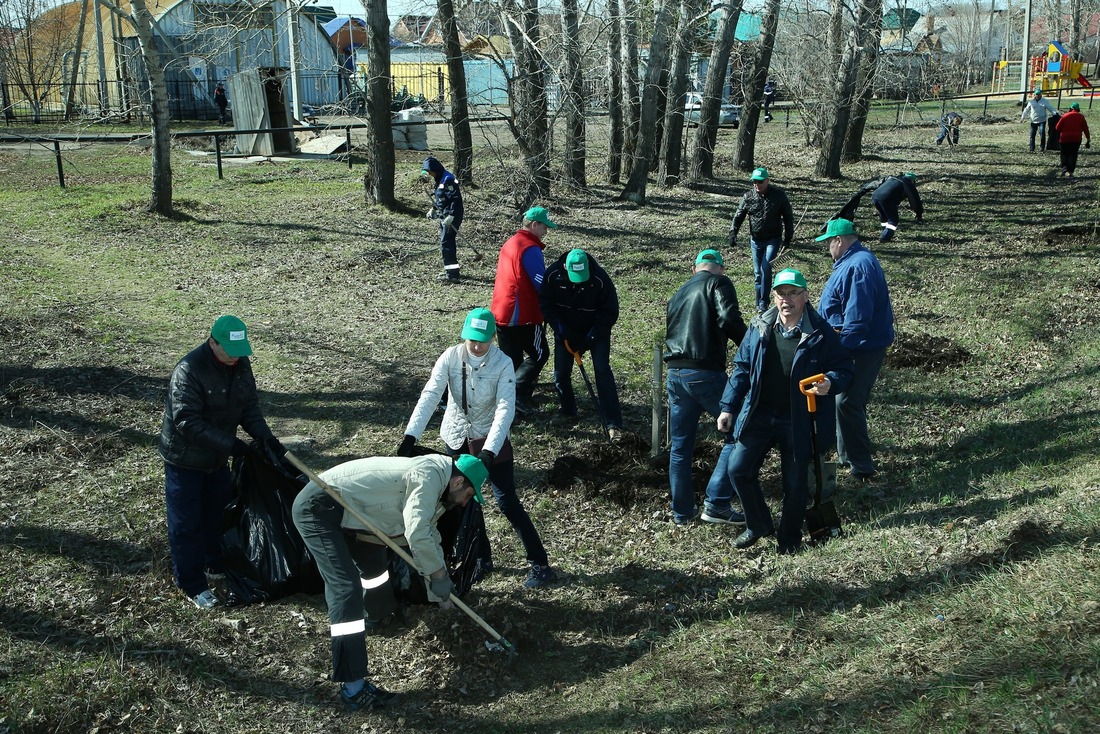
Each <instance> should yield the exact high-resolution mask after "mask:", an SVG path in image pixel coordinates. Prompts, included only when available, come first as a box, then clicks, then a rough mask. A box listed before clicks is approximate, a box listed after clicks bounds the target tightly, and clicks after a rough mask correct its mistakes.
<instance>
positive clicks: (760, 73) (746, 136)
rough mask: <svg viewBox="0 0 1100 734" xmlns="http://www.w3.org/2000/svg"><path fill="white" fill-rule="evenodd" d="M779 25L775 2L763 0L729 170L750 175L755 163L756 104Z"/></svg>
mask: <svg viewBox="0 0 1100 734" xmlns="http://www.w3.org/2000/svg"><path fill="white" fill-rule="evenodd" d="M778 25H779V0H767V3H766V4H765V5H764V22H763V23H762V24H761V28H760V47H759V48H758V49H757V52H756V58H755V59H754V60H753V65H752V75H751V76H750V78H749V83H748V87H747V89H746V90H745V103H744V104H743V105H742V106H741V127H739V128H738V129H737V148H736V150H735V151H734V154H733V167H734V168H736V169H739V170H742V171H751V170H752V169H753V167H754V165H755V163H754V161H755V159H756V130H757V128H758V127H759V126H760V100H761V98H763V96H764V85H765V84H766V83H767V81H768V67H770V66H771V63H772V49H773V48H775V30H776V28H777V27H778Z"/></svg>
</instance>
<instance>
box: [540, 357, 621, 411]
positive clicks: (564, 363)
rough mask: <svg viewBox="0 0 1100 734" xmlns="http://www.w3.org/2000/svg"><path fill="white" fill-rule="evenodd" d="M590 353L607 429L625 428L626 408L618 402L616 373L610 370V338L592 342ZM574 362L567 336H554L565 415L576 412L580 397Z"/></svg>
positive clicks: (556, 381) (556, 372)
mask: <svg viewBox="0 0 1100 734" xmlns="http://www.w3.org/2000/svg"><path fill="white" fill-rule="evenodd" d="M588 354H589V356H590V357H591V364H592V371H593V372H595V380H596V393H597V397H598V398H599V401H600V412H602V413H603V419H604V421H606V422H607V426H608V428H612V427H613V428H622V427H623V410H622V406H621V405H620V404H619V391H618V388H617V387H616V386H615V374H614V373H613V372H612V371H611V337H610V336H609V337H608V338H607V339H601V340H600V341H598V342H596V343H595V344H593V345H592V349H591V350H590V351H589V352H588ZM574 363H575V360H574V359H573V355H572V354H570V353H569V350H568V349H566V348H565V339H563V338H561V337H559V336H557V335H555V337H554V387H555V388H556V389H557V391H558V398H559V400H560V402H561V412H562V413H564V414H565V415H576V414H577V396H576V394H575V393H574V392H573V365H574ZM585 389H586V390H587V389H588V388H587V387H586V388H585Z"/></svg>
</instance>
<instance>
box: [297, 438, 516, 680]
mask: <svg viewBox="0 0 1100 734" xmlns="http://www.w3.org/2000/svg"><path fill="white" fill-rule="evenodd" d="M286 460H287V461H289V462H290V463H291V464H293V465H294V466H296V467H298V469H299V470H301V472H302V473H303V474H305V475H306V477H307V478H308V479H309V481H311V482H313V483H314V484H316V485H317V486H318V487H320V488H321V489H323V490H324V491H325V494H327V495H328V496H329V497H332V499H334V500H336V503H337V504H339V505H340V506H341V507H343V508H344V510H345V511H346V512H347V513H348V514H349V515H351V516H352V517H354V518H355V520H356V521H357V522H358V523H359V524H361V525H362V526H363V527H365V528H366V529H367V530H369V531H371V532H372V533H374V534H375V536H377V537H378V539H379V540H381V541H382V542H383V543H385V544H386V546H387V547H388V548H389V549H390V550H392V551H393V552H394V553H396V554H397V555H398V556H400V557H401V559H402V560H403V561H405V563H407V564H409V568H413V569H415V568H417V565H416V562H415V561H413V558H412V556H410V555H409V554H408V552H407V551H406V550H405V549H404V548H402V547H401V546H399V545H398V544H397V543H395V542H394V541H393V539H392V538H390V537H389V536H388V535H386V534H385V533H383V532H382V531H381V530H379V529H378V528H377V527H376V526H375V525H374V524H373V523H372V522H371V521H370V520H368V519H367V518H365V517H363V515H362V513H360V512H358V511H357V510H356V509H355V508H354V507H351V506H350V505H348V503H347V502H345V501H344V498H343V497H341V496H340V492H339V490H337V489H336V488H335V487H333V486H332V485H331V484H329V483H328V482H326V481H325V480H324V479H321V477H319V476H317V475H316V474H315V473H314V472H313V470H311V469H310V468H309V467H308V466H306V465H305V464H304V463H303V462H302V460H301V459H299V458H298V457H297V456H295V455H294V454H292V453H291V452H289V451H287V452H286ZM450 602H451V603H452V604H454V605H455V606H456V607H458V608H459V609H461V610H462V611H463V612H465V614H466V616H467V617H469V618H470V619H472V620H474V622H476V623H477V624H478V626H479V627H481V629H483V630H485V631H486V632H488V633H489V634H490V635H492V637H493V641H492V642H490V641H489V640H485V649H486V650H489V651H490V652H498V651H502V652H506V653H508V659H509V660H511V659H512V658H514V657H515V656H516V648H515V647H514V646H513V645H512V643H510V642H508V640H506V639H504V635H502V634H500V633H499V632H497V631H496V630H495V629H493V628H492V627H491V626H489V623H488V622H486V621H485V620H484V619H482V618H481V616H480V615H478V613H477V612H475V611H474V610H473V609H470V607H469V606H467V605H466V602H464V601H462V600H461V599H459V598H458V597H457V596H455V595H454V594H453V593H452V594H451V596H450Z"/></svg>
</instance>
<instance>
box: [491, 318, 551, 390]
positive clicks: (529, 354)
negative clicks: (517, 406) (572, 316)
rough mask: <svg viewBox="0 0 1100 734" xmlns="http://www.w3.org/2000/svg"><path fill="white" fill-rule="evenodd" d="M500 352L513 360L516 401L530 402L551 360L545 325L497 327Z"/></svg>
mask: <svg viewBox="0 0 1100 734" xmlns="http://www.w3.org/2000/svg"><path fill="white" fill-rule="evenodd" d="M497 344H498V345H499V346H500V351H502V352H504V353H505V354H507V355H508V356H509V357H511V359H512V367H514V368H515V370H516V400H521V401H523V402H525V403H527V402H530V400H531V396H532V395H534V393H535V385H537V384H538V382H539V373H540V372H542V367H543V365H545V364H546V360H548V359H549V358H550V343H549V342H548V341H547V340H546V324H523V325H519V326H499V325H498V326H497Z"/></svg>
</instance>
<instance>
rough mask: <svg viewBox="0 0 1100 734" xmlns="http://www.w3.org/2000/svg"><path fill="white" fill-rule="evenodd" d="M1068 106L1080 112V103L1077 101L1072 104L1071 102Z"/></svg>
mask: <svg viewBox="0 0 1100 734" xmlns="http://www.w3.org/2000/svg"><path fill="white" fill-rule="evenodd" d="M1069 108H1070V109H1071V110H1077V111H1078V112H1080V111H1081V104H1080V103H1079V102H1074V103H1073V104H1071V105H1070V106H1069Z"/></svg>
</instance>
